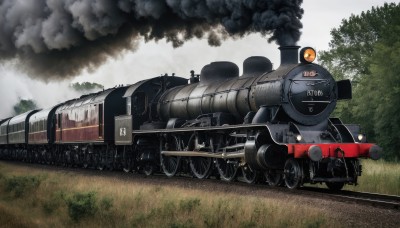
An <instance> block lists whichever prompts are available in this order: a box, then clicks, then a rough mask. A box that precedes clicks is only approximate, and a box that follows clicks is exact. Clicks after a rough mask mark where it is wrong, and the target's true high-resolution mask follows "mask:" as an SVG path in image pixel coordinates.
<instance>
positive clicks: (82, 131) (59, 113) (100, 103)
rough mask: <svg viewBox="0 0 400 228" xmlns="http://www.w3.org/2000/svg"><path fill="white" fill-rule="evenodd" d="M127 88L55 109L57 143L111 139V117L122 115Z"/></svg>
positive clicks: (88, 97)
mask: <svg viewBox="0 0 400 228" xmlns="http://www.w3.org/2000/svg"><path fill="white" fill-rule="evenodd" d="M125 90H126V87H120V88H113V89H108V90H105V91H101V92H98V93H94V94H89V95H84V96H82V97H80V98H79V99H75V100H70V101H67V102H65V103H64V104H63V105H61V106H59V107H58V108H57V109H56V112H55V115H56V138H55V142H56V143H57V144H77V143H105V142H113V140H114V117H115V116H117V115H121V114H123V113H124V112H125V100H124V99H123V98H122V95H123V94H124V92H125Z"/></svg>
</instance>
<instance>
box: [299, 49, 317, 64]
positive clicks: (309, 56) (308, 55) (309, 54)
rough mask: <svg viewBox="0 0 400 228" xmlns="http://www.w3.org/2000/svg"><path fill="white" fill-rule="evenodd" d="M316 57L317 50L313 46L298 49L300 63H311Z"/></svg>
mask: <svg viewBox="0 0 400 228" xmlns="http://www.w3.org/2000/svg"><path fill="white" fill-rule="evenodd" d="M316 57H317V52H316V51H315V50H314V48H311V47H305V48H303V49H301V51H300V62H302V63H312V62H314V60H315V58H316Z"/></svg>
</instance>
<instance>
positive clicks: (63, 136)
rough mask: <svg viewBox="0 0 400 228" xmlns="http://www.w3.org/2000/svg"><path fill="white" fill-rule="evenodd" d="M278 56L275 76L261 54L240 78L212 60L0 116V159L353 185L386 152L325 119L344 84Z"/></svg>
mask: <svg viewBox="0 0 400 228" xmlns="http://www.w3.org/2000/svg"><path fill="white" fill-rule="evenodd" d="M279 49H280V58H281V64H280V65H279V66H278V67H277V68H276V69H273V65H272V63H271V61H270V60H269V59H268V58H266V57H263V56H252V57H249V58H247V59H246V60H245V61H244V62H243V74H242V75H239V67H238V66H237V65H236V64H234V63H232V62H228V61H220V62H212V63H210V64H208V65H206V66H204V67H203V68H202V69H201V72H200V74H195V72H194V71H191V72H190V77H189V79H187V78H183V77H178V76H176V75H175V74H173V75H167V74H165V75H161V76H158V77H154V78H150V79H146V80H142V81H139V82H137V83H135V84H132V85H129V86H119V87H115V88H111V89H106V90H103V91H99V92H97V93H92V94H87V95H83V96H81V97H79V98H76V99H72V100H68V101H65V102H63V103H60V104H57V105H55V106H53V107H51V108H47V109H42V110H31V111H28V112H25V113H23V114H20V115H18V116H14V117H10V118H6V119H3V120H1V121H0V159H12V160H20V161H25V162H38V163H46V164H55V165H64V166H75V167H83V168H96V169H99V170H103V169H110V170H112V169H118V170H124V171H125V172H140V173H144V174H145V175H153V174H155V173H162V174H165V175H166V176H168V177H173V176H175V175H188V176H191V177H195V178H199V179H205V178H218V179H221V180H224V181H236V180H239V181H244V182H247V183H256V182H263V183H267V184H269V185H271V186H286V187H287V188H289V189H296V188H299V187H301V186H303V185H304V184H318V183H325V184H326V185H327V187H328V188H330V189H332V190H340V189H342V188H343V186H344V185H345V184H351V185H356V184H357V183H358V182H357V180H358V177H359V176H361V173H362V165H361V162H360V159H361V158H370V159H374V160H377V159H379V158H380V157H381V155H382V148H380V147H379V146H378V145H376V144H373V143H367V141H366V136H365V135H364V134H362V132H361V128H360V126H359V125H357V124H344V123H343V122H342V121H341V120H340V119H339V118H334V117H331V114H332V112H333V111H334V110H335V107H336V104H337V102H338V101H340V100H347V99H351V97H352V88H351V82H350V81H349V80H341V81H335V79H334V78H333V76H332V75H331V73H329V72H328V71H327V70H326V69H325V68H323V67H322V66H321V65H318V64H316V63H314V61H315V59H316V51H315V49H313V48H311V47H304V48H302V49H301V50H300V47H299V46H282V47H280V48H279ZM299 50H300V51H299Z"/></svg>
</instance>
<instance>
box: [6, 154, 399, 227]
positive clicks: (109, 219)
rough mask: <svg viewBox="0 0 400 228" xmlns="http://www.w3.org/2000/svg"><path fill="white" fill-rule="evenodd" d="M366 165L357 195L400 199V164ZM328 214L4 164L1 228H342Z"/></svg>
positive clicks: (288, 203) (290, 204) (279, 202)
mask: <svg viewBox="0 0 400 228" xmlns="http://www.w3.org/2000/svg"><path fill="white" fill-rule="evenodd" d="M363 165H364V172H363V177H362V178H361V179H360V182H361V183H360V185H359V186H357V187H356V188H355V190H357V191H369V192H380V193H386V194H399V189H400V186H399V184H400V177H399V173H400V165H399V164H391V163H385V162H372V161H365V162H364V164H363ZM347 188H349V187H347ZM350 188H351V187H350ZM329 213H330V212H329V211H324V210H321V209H318V208H316V207H314V206H312V205H304V204H301V203H298V202H295V201H293V200H285V199H271V198H263V197H261V198H257V197H253V196H248V195H243V196H240V195H234V194H225V193H217V192H216V193H214V192H213V194H210V193H209V192H204V191H199V190H191V189H183V188H177V187H169V186H154V185H145V184H140V185H138V184H137V183H134V182H130V181H123V180H119V179H113V178H102V177H99V176H90V177H89V176H82V175H79V174H78V173H74V172H46V171H41V170H39V169H31V168H26V167H23V166H18V165H12V164H8V163H4V162H0V215H1V216H0V224H2V225H1V226H2V227H71V226H72V227H83V226H85V227H99V226H101V227H340V224H338V222H336V221H332V219H330V217H329ZM288 215H290V216H288Z"/></svg>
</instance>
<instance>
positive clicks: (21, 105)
mask: <svg viewBox="0 0 400 228" xmlns="http://www.w3.org/2000/svg"><path fill="white" fill-rule="evenodd" d="M13 108H14V114H15V115H19V114H21V113H24V112H27V111H30V110H34V109H37V106H36V103H35V102H34V101H33V100H24V99H20V101H19V102H18V103H17V104H16V105H14V107H13Z"/></svg>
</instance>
